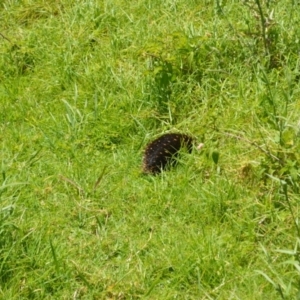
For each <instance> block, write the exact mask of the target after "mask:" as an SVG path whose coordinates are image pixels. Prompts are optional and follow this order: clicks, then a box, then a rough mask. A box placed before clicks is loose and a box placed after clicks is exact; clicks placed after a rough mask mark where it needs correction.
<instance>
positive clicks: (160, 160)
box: [143, 133, 193, 174]
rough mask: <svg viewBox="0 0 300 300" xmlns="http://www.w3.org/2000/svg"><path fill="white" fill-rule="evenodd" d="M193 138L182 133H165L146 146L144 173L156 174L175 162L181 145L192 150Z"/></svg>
mask: <svg viewBox="0 0 300 300" xmlns="http://www.w3.org/2000/svg"><path fill="white" fill-rule="evenodd" d="M192 146H193V138H192V137H190V136H188V135H186V134H182V133H166V134H164V135H162V136H161V137H159V138H157V139H156V140H154V141H152V142H151V143H150V144H148V145H147V146H146V150H145V153H144V162H143V169H144V172H145V173H152V174H157V173H160V172H161V170H163V169H166V167H167V166H168V165H172V164H174V163H176V156H178V152H179V150H180V149H181V148H182V147H186V148H187V150H188V151H189V152H191V151H192Z"/></svg>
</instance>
